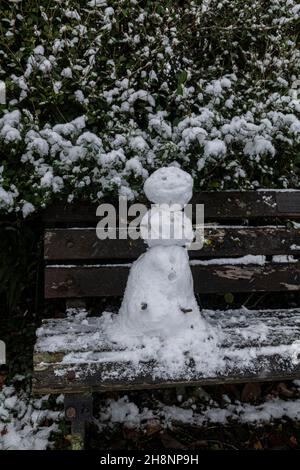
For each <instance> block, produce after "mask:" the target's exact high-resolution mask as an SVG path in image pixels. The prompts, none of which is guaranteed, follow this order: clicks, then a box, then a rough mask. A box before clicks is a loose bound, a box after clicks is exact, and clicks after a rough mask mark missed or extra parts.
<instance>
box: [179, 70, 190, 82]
mask: <svg viewBox="0 0 300 470" xmlns="http://www.w3.org/2000/svg"><path fill="white" fill-rule="evenodd" d="M187 77H188V74H187V71H186V70H182V71H181V72H180V74H179V75H178V83H179V85H181V84H182V83H185V82H186V81H187Z"/></svg>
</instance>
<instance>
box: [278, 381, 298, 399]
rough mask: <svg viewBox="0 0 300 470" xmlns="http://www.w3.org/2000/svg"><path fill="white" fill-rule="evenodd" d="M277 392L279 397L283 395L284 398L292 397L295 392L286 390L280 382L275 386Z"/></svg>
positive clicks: (284, 385)
mask: <svg viewBox="0 0 300 470" xmlns="http://www.w3.org/2000/svg"><path fill="white" fill-rule="evenodd" d="M277 390H278V393H279V395H283V396H284V397H293V396H294V395H295V391H294V390H290V389H289V388H287V386H286V384H285V383H284V382H280V383H279V384H278V385H277Z"/></svg>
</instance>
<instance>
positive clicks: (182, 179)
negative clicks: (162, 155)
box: [144, 166, 193, 207]
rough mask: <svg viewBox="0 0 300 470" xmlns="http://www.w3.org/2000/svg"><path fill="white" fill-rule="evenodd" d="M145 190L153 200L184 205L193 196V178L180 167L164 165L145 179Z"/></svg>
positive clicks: (158, 202) (157, 202) (159, 202)
mask: <svg viewBox="0 0 300 470" xmlns="http://www.w3.org/2000/svg"><path fill="white" fill-rule="evenodd" d="M144 191H145V194H146V196H147V198H148V199H149V201H151V202H154V203H156V204H169V205H172V204H179V205H180V206H181V207H183V206H185V204H187V203H188V202H189V200H190V199H191V197H192V194H193V178H192V177H191V175H189V174H188V173H186V172H185V171H183V170H181V169H180V168H177V167H174V166H170V167H163V168H160V169H159V170H156V171H155V172H154V173H152V175H151V176H149V178H148V179H147V180H146V181H145V184H144Z"/></svg>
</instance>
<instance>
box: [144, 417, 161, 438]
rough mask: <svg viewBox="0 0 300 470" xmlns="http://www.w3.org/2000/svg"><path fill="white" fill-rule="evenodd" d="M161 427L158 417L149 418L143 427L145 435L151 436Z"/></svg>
mask: <svg viewBox="0 0 300 470" xmlns="http://www.w3.org/2000/svg"><path fill="white" fill-rule="evenodd" d="M161 429H162V425H161V423H160V421H159V420H158V419H149V421H147V424H146V427H145V433H146V434H147V436H153V434H156V433H158V432H160V431H161Z"/></svg>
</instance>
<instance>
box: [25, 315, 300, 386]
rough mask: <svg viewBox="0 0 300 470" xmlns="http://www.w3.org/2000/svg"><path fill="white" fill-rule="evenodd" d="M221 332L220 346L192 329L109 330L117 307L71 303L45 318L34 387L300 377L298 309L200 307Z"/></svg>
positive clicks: (38, 342) (139, 384) (213, 325)
mask: <svg viewBox="0 0 300 470" xmlns="http://www.w3.org/2000/svg"><path fill="white" fill-rule="evenodd" d="M202 314H203V316H204V317H205V319H206V320H207V321H208V322H209V324H210V325H211V326H212V327H213V328H214V329H215V331H216V332H217V337H218V338H219V341H218V344H217V346H216V347H215V348H212V347H211V345H203V343H200V342H199V341H198V342H197V338H195V333H194V332H193V331H192V330H191V331H190V332H187V333H186V334H183V335H181V336H180V338H179V337H178V338H172V339H169V340H168V339H167V340H159V339H158V338H151V337H143V338H139V340H136V339H135V340H134V339H132V338H121V337H119V338H118V340H117V341H116V338H114V337H111V336H110V334H109V333H107V332H109V331H110V330H109V325H110V324H112V323H113V321H114V318H115V315H114V314H112V313H108V312H106V313H104V314H103V315H102V316H100V317H88V316H87V312H86V311H84V310H81V311H74V310H73V311H72V310H71V311H69V312H68V316H67V318H65V319H63V320H62V319H59V320H53V319H51V320H44V322H43V325H42V327H41V328H40V329H39V330H38V332H37V335H38V340H37V343H36V346H35V353H34V377H35V378H34V391H35V392H38V393H48V392H52V393H54V392H57V393H60V392H64V393H75V392H93V391H104V390H108V389H109V390H111V389H121V390H122V389H127V388H131V389H132V388H134V389H139V388H151V387H157V386H161V385H164V386H166V385H170V386H174V385H178V384H181V383H185V384H187V383H190V384H191V385H192V384H200V383H201V384H210V383H214V384H216V383H222V382H227V381H228V382H247V381H249V380H256V381H263V380H274V379H281V378H284V379H287V378H297V377H299V374H300V341H299V338H300V309H294V310H277V311H274V310H256V311H254V310H247V309H240V310H227V311H210V310H205V311H203V312H202Z"/></svg>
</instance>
